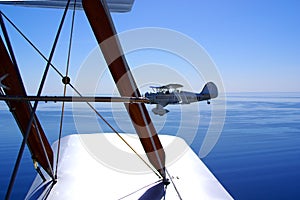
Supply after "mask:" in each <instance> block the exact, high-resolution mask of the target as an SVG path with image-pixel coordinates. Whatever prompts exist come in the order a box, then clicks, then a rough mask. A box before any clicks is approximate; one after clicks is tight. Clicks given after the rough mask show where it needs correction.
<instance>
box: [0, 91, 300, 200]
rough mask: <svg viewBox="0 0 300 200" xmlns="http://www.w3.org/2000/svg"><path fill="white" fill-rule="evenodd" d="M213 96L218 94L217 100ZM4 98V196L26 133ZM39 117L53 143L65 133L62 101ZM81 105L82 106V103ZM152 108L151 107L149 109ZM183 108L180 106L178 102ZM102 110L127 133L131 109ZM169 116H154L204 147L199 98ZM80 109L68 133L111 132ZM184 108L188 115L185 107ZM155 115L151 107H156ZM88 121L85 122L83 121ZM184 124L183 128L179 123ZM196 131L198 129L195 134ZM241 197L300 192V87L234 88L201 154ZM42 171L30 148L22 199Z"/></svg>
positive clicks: (68, 116)
mask: <svg viewBox="0 0 300 200" xmlns="http://www.w3.org/2000/svg"><path fill="white" fill-rule="evenodd" d="M213 103H214V101H212V104H213ZM5 106H6V105H5V104H4V103H1V104H0V130H1V132H0V199H3V198H4V195H5V193H6V189H7V186H8V183H9V179H10V175H11V173H12V169H13V166H14V163H15V159H16V156H17V152H18V149H19V147H20V144H21V140H22V137H21V133H20V131H19V130H18V128H17V126H16V123H15V122H14V119H13V117H12V116H11V113H10V112H9V111H8V110H7V109H6V108H5ZM39 108H40V109H39V111H38V116H39V118H40V121H41V123H42V125H43V128H44V129H45V132H46V133H47V136H48V138H49V141H50V142H51V143H53V142H54V141H55V140H56V139H57V136H58V130H59V125H58V124H59V121H60V109H59V105H58V104H51V103H48V104H42V105H41V106H40V107H39ZM79 108H80V106H79ZM151 108H152V107H151V106H149V110H150V109H151ZM179 108H180V109H179ZM97 109H98V110H99V111H100V113H101V114H102V115H103V116H104V117H105V118H106V119H107V120H108V121H109V122H110V123H111V124H112V125H113V126H114V127H115V128H116V129H117V130H118V131H120V132H128V131H131V130H132V127H131V126H130V125H129V126H128V124H130V123H129V119H128V118H127V117H126V113H124V109H120V108H119V107H114V106H113V110H114V111H112V110H111V109H110V108H109V106H106V105H105V106H102V105H100V106H97ZM168 109H169V110H170V112H169V113H168V114H167V116H164V117H161V118H159V117H157V116H152V117H153V121H154V123H155V125H156V127H157V130H158V132H159V133H160V134H172V135H180V136H181V137H183V138H184V139H186V140H187V141H189V143H190V146H191V147H192V149H193V150H194V151H195V152H196V153H199V151H200V148H201V144H202V143H203V138H204V136H205V133H206V132H207V130H208V126H209V123H210V117H211V111H210V109H209V106H208V105H206V104H204V103H200V118H198V120H199V122H197V123H196V125H198V127H193V126H192V125H193V121H197V120H194V119H196V116H199V111H197V110H195V109H193V107H192V106H187V107H185V106H182V107H180V106H179V107H178V106H169V107H168ZM77 110H78V111H76V112H75V113H74V112H73V109H72V108H71V107H70V106H68V107H67V109H66V113H65V118H64V128H63V135H68V134H72V133H76V132H77V131H78V129H80V132H81V133H82V132H83V133H92V132H99V126H100V127H101V129H102V131H109V132H111V131H110V130H109V129H108V128H107V127H106V126H105V124H103V122H101V121H100V120H98V121H97V122H98V124H97V125H95V124H93V120H90V117H91V116H93V114H91V113H86V112H85V108H84V107H82V108H80V109H77ZM182 113H185V114H182ZM151 115H152V114H151ZM79 121H83V122H84V123H83V124H84V125H81V126H83V127H78V122H79ZM179 128H181V131H182V133H181V132H178V129H179ZM190 132H194V133H195V134H194V135H193V140H190V137H191V135H190V134H189V133H190ZM202 160H203V161H204V163H205V164H206V165H207V166H208V168H209V169H210V170H211V171H212V172H213V174H214V175H215V176H216V177H217V178H218V180H219V181H220V182H221V183H222V185H223V186H224V187H225V188H226V189H227V191H228V192H229V193H230V194H231V195H232V196H233V197H234V198H235V199H300V190H299V188H300V93H235V94H228V95H227V100H226V118H225V123H224V127H223V130H222V133H221V135H220V138H219V140H218V142H217V144H216V145H215V146H214V148H213V149H212V151H211V152H210V153H209V154H208V155H207V156H206V157H204V158H203V159H202ZM35 176H36V173H35V170H34V168H33V165H32V161H31V159H30V153H29V151H28V149H26V151H25V153H24V156H23V159H22V162H21V166H20V170H19V172H18V176H17V179H16V182H15V185H14V189H13V193H12V199H23V198H24V197H25V195H26V193H27V190H28V189H29V187H30V186H31V183H32V181H33V179H34V178H35Z"/></svg>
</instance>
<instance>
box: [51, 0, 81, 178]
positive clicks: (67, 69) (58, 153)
mask: <svg viewBox="0 0 300 200" xmlns="http://www.w3.org/2000/svg"><path fill="white" fill-rule="evenodd" d="M75 11H76V0H74V7H73V13H72V23H71V30H70V40H69V48H68V58H67V64H66V75H65V77H63V79H62V81H63V83H64V91H63V96H64V97H65V96H66V92H67V84H69V83H70V78H69V77H68V74H69V67H70V57H71V49H72V40H73V30H74V21H75ZM64 113H65V102H62V107H61V116H60V125H59V135H58V143H57V155H56V169H55V178H56V179H57V173H58V171H57V170H58V161H59V155H60V143H61V136H62V129H63V119H64Z"/></svg>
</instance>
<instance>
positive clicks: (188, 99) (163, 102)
mask: <svg viewBox="0 0 300 200" xmlns="http://www.w3.org/2000/svg"><path fill="white" fill-rule="evenodd" d="M182 87H183V85H181V84H168V85H163V86H150V88H152V90H153V92H150V93H149V92H146V93H145V97H146V98H147V99H148V100H149V103H150V104H156V107H155V108H153V109H152V112H153V113H154V114H156V115H160V116H162V115H164V114H166V113H168V112H169V110H167V109H165V108H164V107H165V106H167V105H169V104H190V103H193V102H198V101H207V103H208V104H210V101H209V100H210V99H213V98H216V97H217V96H218V88H217V86H216V85H215V84H214V83H213V82H208V83H206V84H205V86H204V87H203V89H202V91H201V92H200V93H193V92H188V91H181V90H180V88H182Z"/></svg>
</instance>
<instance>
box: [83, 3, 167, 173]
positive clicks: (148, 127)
mask: <svg viewBox="0 0 300 200" xmlns="http://www.w3.org/2000/svg"><path fill="white" fill-rule="evenodd" d="M82 5H83V9H84V11H85V13H86V16H87V18H88V20H89V23H90V25H91V27H92V29H93V32H94V34H95V37H96V39H97V41H98V43H99V45H100V48H101V50H102V53H103V55H104V58H105V60H106V63H107V65H108V67H109V70H110V72H111V74H112V76H113V79H114V81H115V83H116V85H117V88H118V90H119V92H120V94H121V96H127V97H136V98H138V97H141V95H140V92H139V90H138V88H137V85H136V83H135V81H134V78H133V76H132V74H131V71H130V69H129V67H128V64H127V62H126V59H125V57H124V55H123V51H122V49H121V46H120V43H119V40H118V37H117V35H116V31H115V28H114V25H113V23H112V19H111V16H110V13H109V11H108V9H107V5H106V3H105V2H104V1H99V0H82ZM125 107H126V109H127V112H128V114H129V116H130V118H131V121H132V123H133V125H134V128H135V130H136V132H137V134H138V136H139V138H140V141H141V143H142V145H143V148H144V150H145V152H146V154H147V157H148V159H149V161H150V163H151V164H152V165H153V166H154V167H155V169H156V170H157V171H158V172H159V173H160V175H161V176H162V177H163V178H164V179H165V152H164V149H163V147H162V145H161V142H160V140H159V138H158V135H157V133H156V130H155V128H154V126H153V123H152V121H151V119H150V116H149V113H148V111H147V109H146V107H145V105H144V104H143V103H140V104H138V103H131V104H128V103H125Z"/></svg>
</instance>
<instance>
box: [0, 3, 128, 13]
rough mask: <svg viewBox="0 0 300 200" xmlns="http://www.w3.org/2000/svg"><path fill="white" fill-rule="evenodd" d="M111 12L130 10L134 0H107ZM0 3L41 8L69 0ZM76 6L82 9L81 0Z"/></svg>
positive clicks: (59, 5) (54, 6)
mask: <svg viewBox="0 0 300 200" xmlns="http://www.w3.org/2000/svg"><path fill="white" fill-rule="evenodd" d="M74 2H75V0H71V2H70V8H73V6H74ZM106 2H107V5H108V8H109V11H110V12H129V11H130V10H131V8H132V5H133V3H134V0H122V1H120V0H106ZM0 4H8V5H19V6H27V7H39V8H65V6H66V4H67V0H14V1H10V0H0ZM76 8H77V9H82V2H81V0H77V1H76Z"/></svg>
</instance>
